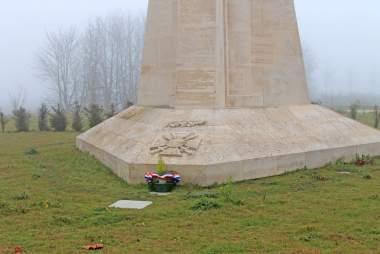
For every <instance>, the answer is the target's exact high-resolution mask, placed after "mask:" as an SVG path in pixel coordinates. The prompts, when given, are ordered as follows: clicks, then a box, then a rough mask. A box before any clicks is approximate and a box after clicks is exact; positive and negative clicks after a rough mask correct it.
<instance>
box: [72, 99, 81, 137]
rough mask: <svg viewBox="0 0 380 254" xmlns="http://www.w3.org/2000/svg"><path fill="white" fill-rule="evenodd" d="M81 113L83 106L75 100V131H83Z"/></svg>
mask: <svg viewBox="0 0 380 254" xmlns="http://www.w3.org/2000/svg"><path fill="white" fill-rule="evenodd" d="M80 113H81V106H80V105H79V103H78V102H75V105H74V112H73V123H72V126H71V127H72V128H73V130H75V131H78V132H79V131H82V129H83V124H82V117H81V115H80Z"/></svg>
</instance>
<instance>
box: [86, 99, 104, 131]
mask: <svg viewBox="0 0 380 254" xmlns="http://www.w3.org/2000/svg"><path fill="white" fill-rule="evenodd" d="M85 111H86V116H87V118H88V122H89V124H90V127H91V128H92V127H94V126H96V125H98V124H100V123H101V122H103V108H102V107H101V106H99V105H97V104H92V105H91V106H90V108H85Z"/></svg>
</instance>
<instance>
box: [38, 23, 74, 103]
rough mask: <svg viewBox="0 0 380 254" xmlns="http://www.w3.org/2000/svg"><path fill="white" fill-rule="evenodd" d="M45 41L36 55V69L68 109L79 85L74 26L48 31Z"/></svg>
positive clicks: (57, 98) (58, 99)
mask: <svg viewBox="0 0 380 254" xmlns="http://www.w3.org/2000/svg"><path fill="white" fill-rule="evenodd" d="M46 38H47V43H46V45H45V47H44V49H43V50H42V51H41V52H40V54H39V56H38V66H37V67H38V70H39V72H40V75H41V77H42V78H43V79H45V80H46V81H48V82H49V84H50V88H51V89H52V91H53V95H54V96H55V97H56V100H57V101H58V103H59V104H60V105H62V107H64V108H65V109H70V108H71V106H72V103H73V102H74V101H75V99H76V98H75V97H76V96H77V94H78V93H77V89H78V86H79V82H80V79H79V73H78V72H77V70H78V58H77V57H76V53H77V49H78V36H77V32H76V30H75V29H74V28H70V29H68V30H65V31H59V32H57V33H48V34H47V36H46Z"/></svg>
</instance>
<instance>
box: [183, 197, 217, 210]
mask: <svg viewBox="0 0 380 254" xmlns="http://www.w3.org/2000/svg"><path fill="white" fill-rule="evenodd" d="M220 207H222V205H221V204H219V203H218V202H217V201H215V200H212V199H208V198H202V199H200V200H198V201H197V202H196V203H195V204H194V205H193V206H192V207H191V209H192V210H194V211H207V210H210V209H218V208H220Z"/></svg>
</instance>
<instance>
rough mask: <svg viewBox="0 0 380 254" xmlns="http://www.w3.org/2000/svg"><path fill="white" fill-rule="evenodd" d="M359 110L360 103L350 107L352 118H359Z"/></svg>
mask: <svg viewBox="0 0 380 254" xmlns="http://www.w3.org/2000/svg"><path fill="white" fill-rule="evenodd" d="M358 109H359V104H358V103H354V104H352V105H351V106H350V116H351V118H352V119H354V120H356V119H357V118H358Z"/></svg>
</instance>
